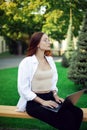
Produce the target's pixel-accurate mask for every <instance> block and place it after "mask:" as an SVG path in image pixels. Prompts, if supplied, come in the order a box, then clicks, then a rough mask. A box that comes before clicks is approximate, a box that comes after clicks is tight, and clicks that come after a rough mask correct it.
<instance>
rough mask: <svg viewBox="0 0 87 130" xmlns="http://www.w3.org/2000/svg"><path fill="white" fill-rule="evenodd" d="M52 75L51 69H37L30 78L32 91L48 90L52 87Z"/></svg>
mask: <svg viewBox="0 0 87 130" xmlns="http://www.w3.org/2000/svg"><path fill="white" fill-rule="evenodd" d="M52 77H53V70H52V69H49V70H41V69H39V68H38V69H37V71H36V72H35V75H34V77H33V79H32V83H31V86H32V91H34V92H41V91H42V92H43V91H50V89H51V87H52Z"/></svg>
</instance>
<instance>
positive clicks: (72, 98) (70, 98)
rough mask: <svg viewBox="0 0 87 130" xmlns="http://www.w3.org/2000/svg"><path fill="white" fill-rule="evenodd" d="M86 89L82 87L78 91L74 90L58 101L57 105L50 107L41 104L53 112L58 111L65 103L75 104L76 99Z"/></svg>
mask: <svg viewBox="0 0 87 130" xmlns="http://www.w3.org/2000/svg"><path fill="white" fill-rule="evenodd" d="M85 91H87V89H82V90H80V91H77V92H74V93H72V94H70V95H68V96H67V97H66V98H65V100H64V101H63V102H61V103H58V106H57V107H56V108H50V107H46V106H42V107H44V108H46V109H48V110H51V111H53V112H58V111H59V110H60V109H61V108H62V107H64V106H65V105H66V104H68V103H72V104H73V105H75V104H76V103H77V101H78V99H79V98H80V97H81V95H82V94H83V93H84V92H85Z"/></svg>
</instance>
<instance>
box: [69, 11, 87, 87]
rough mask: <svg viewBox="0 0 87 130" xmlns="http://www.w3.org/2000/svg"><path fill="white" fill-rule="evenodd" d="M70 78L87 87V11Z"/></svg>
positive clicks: (71, 65) (72, 61)
mask: <svg viewBox="0 0 87 130" xmlns="http://www.w3.org/2000/svg"><path fill="white" fill-rule="evenodd" d="M68 77H69V79H71V80H72V81H74V83H76V84H80V85H82V86H83V87H87V11H86V16H85V19H84V22H83V26H82V30H81V32H80V34H79V39H78V42H77V50H76V52H75V53H74V55H73V57H72V60H71V64H70V69H69V73H68Z"/></svg>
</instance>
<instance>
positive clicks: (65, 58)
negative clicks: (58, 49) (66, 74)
mask: <svg viewBox="0 0 87 130" xmlns="http://www.w3.org/2000/svg"><path fill="white" fill-rule="evenodd" d="M72 25H73V23H72V8H70V22H69V27H68V31H67V51H66V52H65V53H64V55H63V58H62V65H63V66H64V67H69V65H70V60H71V57H72V53H73V51H74V43H73V30H72Z"/></svg>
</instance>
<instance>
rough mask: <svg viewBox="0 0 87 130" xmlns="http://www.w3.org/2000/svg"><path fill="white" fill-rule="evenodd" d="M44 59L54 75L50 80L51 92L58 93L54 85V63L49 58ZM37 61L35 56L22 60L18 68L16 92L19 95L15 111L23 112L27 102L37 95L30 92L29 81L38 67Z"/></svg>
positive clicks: (55, 79)
mask: <svg viewBox="0 0 87 130" xmlns="http://www.w3.org/2000/svg"><path fill="white" fill-rule="evenodd" d="M46 59H47V61H48V63H49V65H50V66H51V68H52V69H53V72H54V75H53V78H52V86H51V90H50V91H52V90H56V91H58V89H57V87H56V84H57V80H58V74H57V70H56V66H55V63H54V61H53V58H52V57H51V56H46ZM38 64H39V63H38V60H37V58H36V56H35V55H33V56H29V57H26V58H24V59H23V60H22V61H21V63H20V64H19V68H18V92H19V95H20V98H19V101H18V104H17V111H25V110H26V103H27V101H30V100H33V99H34V98H35V97H36V96H37V95H36V94H35V93H34V92H33V91H32V90H31V81H32V79H33V76H34V74H35V72H36V70H37V67H38Z"/></svg>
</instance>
